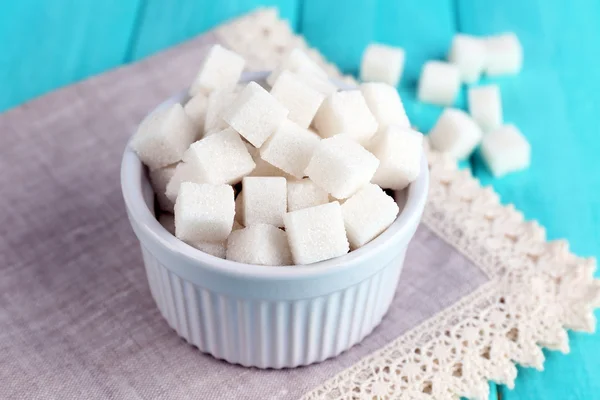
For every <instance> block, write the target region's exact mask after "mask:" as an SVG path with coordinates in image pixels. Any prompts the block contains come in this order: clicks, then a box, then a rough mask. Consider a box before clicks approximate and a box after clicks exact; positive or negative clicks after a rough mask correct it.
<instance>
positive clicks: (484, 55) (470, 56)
mask: <svg viewBox="0 0 600 400" xmlns="http://www.w3.org/2000/svg"><path fill="white" fill-rule="evenodd" d="M404 57H405V54H404V50H403V49H401V48H398V47H391V46H385V45H381V44H371V45H369V46H368V47H367V49H366V50H365V52H364V54H363V59H362V64H361V70H360V72H361V79H362V80H363V81H378V82H386V83H388V84H390V85H392V86H396V85H397V84H398V82H399V81H400V78H401V76H402V71H403V67H404ZM522 65H523V49H522V46H521V43H520V42H519V39H518V37H517V36H516V35H515V34H514V33H504V34H499V35H494V36H488V37H475V36H471V35H466V34H457V35H455V37H454V38H453V40H452V45H451V48H450V51H449V53H448V62H444V61H437V60H432V61H428V62H426V63H425V65H424V66H423V69H422V71H421V77H420V79H419V84H418V88H417V97H418V99H419V100H420V101H421V102H424V103H431V104H437V105H440V106H444V107H448V108H446V109H445V110H444V111H443V112H442V114H441V116H440V118H439V120H438V121H437V123H436V124H435V126H434V127H433V129H432V130H431V131H430V132H429V143H430V144H431V146H432V147H433V148H434V149H436V150H438V151H440V152H445V153H447V154H449V155H451V156H453V157H454V158H456V159H458V160H463V159H466V158H468V157H469V156H470V155H471V154H472V153H473V152H474V150H475V149H476V148H477V147H478V146H480V153H481V156H482V158H483V160H484V161H485V163H486V165H487V167H488V169H489V170H490V171H491V172H492V174H493V175H494V176H502V175H505V174H507V173H510V172H514V171H519V170H522V169H525V168H527V167H528V166H529V164H530V158H531V147H530V144H529V143H528V141H527V139H526V138H525V137H524V136H523V134H522V133H521V132H520V131H519V129H518V128H517V127H516V126H514V125H512V124H504V122H503V116H502V100H501V96H500V88H499V87H498V85H496V84H488V85H475V84H476V83H477V82H478V81H479V79H480V78H481V76H482V75H484V74H485V75H487V76H488V77H495V76H500V75H515V74H517V73H519V72H520V70H521V68H522ZM462 83H465V84H467V85H469V87H468V89H467V100H468V109H469V113H466V112H464V111H462V110H460V109H458V108H452V106H453V105H454V103H455V102H456V99H457V97H458V94H459V92H460V88H461V84H462Z"/></svg>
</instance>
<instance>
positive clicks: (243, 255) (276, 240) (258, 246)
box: [227, 224, 292, 265]
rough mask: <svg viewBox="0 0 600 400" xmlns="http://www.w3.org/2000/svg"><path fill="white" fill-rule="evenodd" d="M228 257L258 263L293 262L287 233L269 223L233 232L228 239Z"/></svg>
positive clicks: (287, 263)
mask: <svg viewBox="0 0 600 400" xmlns="http://www.w3.org/2000/svg"><path fill="white" fill-rule="evenodd" d="M227 259H228V260H232V261H237V262H241V263H245V264H256V265H291V264H292V254H291V253H290V246H289V244H288V240H287V235H286V233H285V232H284V231H282V230H281V229H278V228H276V227H274V226H273V225H267V224H256V225H252V226H249V227H247V228H244V229H240V230H236V231H234V232H232V233H231V235H229V239H228V240H227Z"/></svg>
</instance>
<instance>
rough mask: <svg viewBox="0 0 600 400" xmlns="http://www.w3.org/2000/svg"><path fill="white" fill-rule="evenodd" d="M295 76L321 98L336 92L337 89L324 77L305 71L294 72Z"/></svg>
mask: <svg viewBox="0 0 600 400" xmlns="http://www.w3.org/2000/svg"><path fill="white" fill-rule="evenodd" d="M295 74H296V76H297V77H298V78H299V79H300V80H301V81H302V82H303V83H304V84H305V85H307V86H309V87H311V88H313V89H315V90H316V91H317V92H319V93H321V94H322V95H323V96H329V95H330V94H331V93H334V92H337V90H338V87H337V86H336V85H334V84H333V83H332V82H331V81H330V80H329V78H328V77H326V76H325V77H324V76H321V75H315V74H311V73H306V72H305V71H296V72H295Z"/></svg>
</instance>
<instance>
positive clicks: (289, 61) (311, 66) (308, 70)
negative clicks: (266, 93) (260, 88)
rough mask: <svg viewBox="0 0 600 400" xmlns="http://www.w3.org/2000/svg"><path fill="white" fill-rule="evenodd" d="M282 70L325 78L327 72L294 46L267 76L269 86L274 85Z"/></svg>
mask: <svg viewBox="0 0 600 400" xmlns="http://www.w3.org/2000/svg"><path fill="white" fill-rule="evenodd" d="M283 71H291V72H295V73H297V74H301V75H314V76H317V77H321V78H327V74H326V73H325V71H323V69H322V68H321V67H319V66H318V65H317V63H315V62H314V61H313V60H311V58H310V57H309V56H308V55H307V54H306V53H305V52H303V51H302V50H301V49H299V48H294V49H293V50H292V51H291V52H290V53H289V54H288V55H287V56H286V57H285V58H284V59H283V61H282V62H281V64H279V65H278V66H277V68H275V69H274V70H273V72H271V74H270V75H269V76H268V77H267V83H268V84H269V85H270V86H273V85H275V81H277V78H279V75H280V74H281V73H282V72H283Z"/></svg>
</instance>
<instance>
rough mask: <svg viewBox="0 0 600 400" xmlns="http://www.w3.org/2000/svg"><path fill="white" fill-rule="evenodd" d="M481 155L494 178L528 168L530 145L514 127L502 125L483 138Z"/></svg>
mask: <svg viewBox="0 0 600 400" xmlns="http://www.w3.org/2000/svg"><path fill="white" fill-rule="evenodd" d="M481 155H482V156H483V159H484V161H485V163H486V165H487V166H488V168H489V170H490V171H491V172H492V174H493V175H494V176H497V177H499V176H503V175H506V174H508V173H510V172H515V171H520V170H523V169H526V168H527V167H529V164H530V160H531V145H530V144H529V142H528V141H527V139H526V138H525V137H524V136H523V134H521V132H520V131H519V130H518V129H517V127H515V126H514V125H504V126H502V127H500V128H498V129H496V130H494V131H492V132H490V133H487V134H486V135H484V136H483V140H482V141H481Z"/></svg>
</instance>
